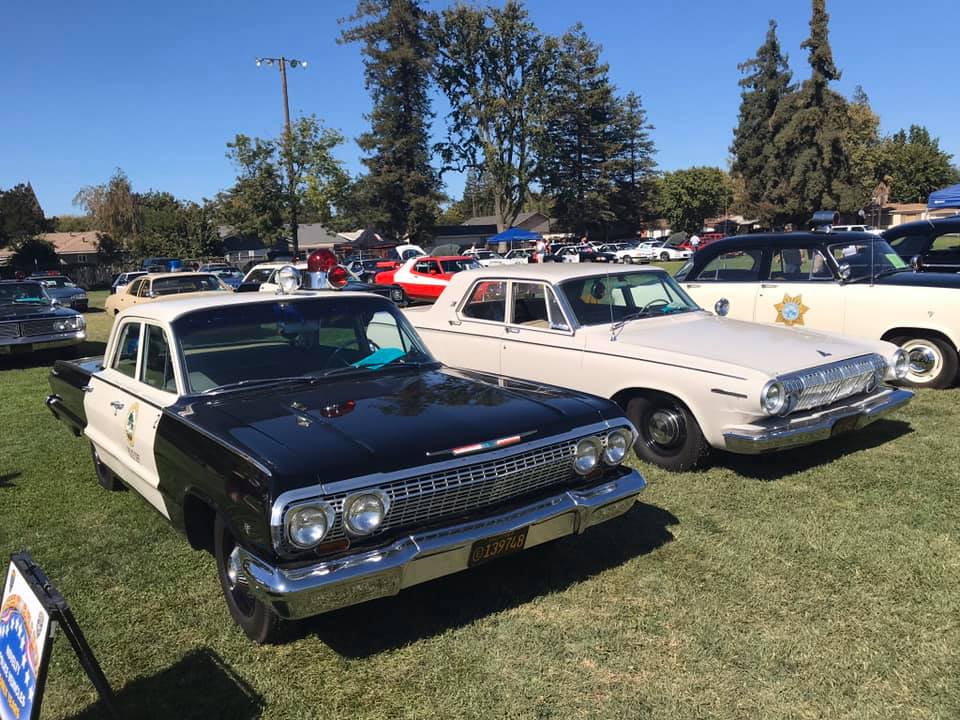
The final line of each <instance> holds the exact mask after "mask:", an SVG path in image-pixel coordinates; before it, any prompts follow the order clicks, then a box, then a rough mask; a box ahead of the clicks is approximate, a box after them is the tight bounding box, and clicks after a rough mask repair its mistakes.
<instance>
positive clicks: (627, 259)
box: [623, 255, 633, 265]
mask: <svg viewBox="0 0 960 720" xmlns="http://www.w3.org/2000/svg"><path fill="white" fill-rule="evenodd" d="M623 261H624V262H625V263H626V264H627V265H633V258H632V257H630V256H629V255H626V256H624V258H623Z"/></svg>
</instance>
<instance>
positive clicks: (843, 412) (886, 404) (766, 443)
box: [723, 387, 913, 455]
mask: <svg viewBox="0 0 960 720" xmlns="http://www.w3.org/2000/svg"><path fill="white" fill-rule="evenodd" d="M911 398H913V393H912V392H910V391H909V390H901V389H897V388H890V387H888V388H884V389H883V390H882V391H881V392H878V393H875V394H873V395H870V396H869V397H866V398H861V399H860V400H857V401H854V402H849V403H840V404H839V405H837V406H834V407H831V408H828V409H827V410H823V411H820V412H814V413H805V414H803V415H799V416H796V417H793V416H791V417H788V418H771V420H770V421H769V423H763V424H761V423H758V424H756V425H749V426H744V427H742V428H736V429H731V430H729V431H727V432H724V434H723V438H724V442H725V445H724V447H725V449H726V450H729V451H730V452H735V453H741V454H744V455H757V454H760V453H765V452H771V451H774V450H786V449H788V448H792V447H800V446H801V445H809V444H811V443H815V442H820V441H821V440H826V439H827V438H829V437H831V436H832V435H834V430H835V428H836V430H837V432H838V433H839V432H847V431H849V430H858V429H860V428H862V427H865V426H867V425H869V424H870V423H872V422H874V421H875V420H879V419H880V418H882V417H883V416H884V415H887V414H889V413H891V412H893V411H894V410H896V409H897V408H899V407H901V406H902V405H905V404H906V403H908V402H909V401H910V400H911ZM841 421H842V422H841ZM838 423H840V424H839V425H838Z"/></svg>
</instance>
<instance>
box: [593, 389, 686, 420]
mask: <svg viewBox="0 0 960 720" xmlns="http://www.w3.org/2000/svg"><path fill="white" fill-rule="evenodd" d="M640 395H643V396H646V397H665V398H671V399H673V400H676V401H677V402H678V403H680V404H681V405H683V406H684V407H685V408H686V409H687V410H688V411H689V410H690V406H689V405H688V404H687V403H686V402H685V401H684V399H683V398H679V397H677V396H676V395H672V394H671V393H668V392H663V391H662V390H651V389H650V388H626V389H624V390H620V391H619V392H617V393H615V394H614V396H613V397H612V398H610V399H611V400H613V402H615V403H616V404H617V405H619V406H620V408H621V409H622V410H623V411H624V412H626V410H627V404H628V403H629V402H630V400H632V399H633V398H635V397H637V396H640ZM692 414H693V413H692V412H691V415H692Z"/></svg>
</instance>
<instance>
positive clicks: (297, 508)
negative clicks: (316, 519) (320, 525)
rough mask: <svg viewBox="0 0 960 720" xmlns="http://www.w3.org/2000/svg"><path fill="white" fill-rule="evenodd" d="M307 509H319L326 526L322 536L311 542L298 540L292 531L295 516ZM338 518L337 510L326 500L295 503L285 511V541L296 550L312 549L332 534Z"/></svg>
mask: <svg viewBox="0 0 960 720" xmlns="http://www.w3.org/2000/svg"><path fill="white" fill-rule="evenodd" d="M307 510H317V511H319V512H320V513H321V514H322V516H323V518H324V523H325V527H324V530H323V532H322V533H321V534H320V536H319V537H318V538H317V539H316V540H314V541H311V542H309V543H306V544H303V543H300V542H298V541H297V540H296V539H295V538H294V535H293V533H292V532H291V524H292V520H293V518H294V516H296V515H297V514H298V513H302V512H304V511H307ZM335 520H336V512H335V511H334V509H333V506H332V505H330V503H328V502H326V501H325V500H317V499H314V500H305V501H304V502H300V503H296V504H294V505H290V506H288V507H287V508H286V509H285V510H284V512H283V540H284V543H285V544H286V545H287V546H288V547H289V548H290V549H291V550H294V551H298V552H303V551H306V550H312V549H313V548H315V547H317V546H318V545H320V544H321V543H322V542H323V541H324V539H325V538H326V537H327V535H329V534H330V530H331V529H332V528H333V524H334V522H335Z"/></svg>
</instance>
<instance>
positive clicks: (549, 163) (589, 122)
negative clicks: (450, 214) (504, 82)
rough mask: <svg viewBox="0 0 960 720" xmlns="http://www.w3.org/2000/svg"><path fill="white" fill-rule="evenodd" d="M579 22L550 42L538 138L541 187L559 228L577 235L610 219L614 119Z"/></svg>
mask: <svg viewBox="0 0 960 720" xmlns="http://www.w3.org/2000/svg"><path fill="white" fill-rule="evenodd" d="M600 51H601V48H600V45H598V44H597V43H595V42H592V41H591V40H590V38H589V37H587V34H586V33H585V32H584V30H583V26H582V25H580V24H577V25H575V26H574V27H573V28H571V29H570V30H569V31H567V32H566V33H565V34H564V35H563V37H562V38H560V40H559V43H558V44H557V47H556V59H555V62H554V63H552V65H553V68H554V70H553V73H552V76H551V78H550V81H549V84H548V86H547V94H546V102H545V107H546V108H548V110H547V111H546V113H545V126H544V131H543V133H542V134H541V142H540V148H541V150H540V157H541V163H540V173H541V177H542V183H543V189H544V191H545V192H546V193H547V194H549V195H550V196H551V197H552V198H553V201H554V213H555V215H556V218H557V220H558V222H559V224H560V227H562V228H563V229H565V230H568V231H573V232H576V233H577V234H583V233H585V232H587V231H588V230H590V229H596V228H599V227H601V226H603V225H606V224H607V223H609V222H611V221H613V220H614V219H615V215H614V212H613V209H612V207H611V200H612V196H613V191H614V185H613V175H612V168H611V165H610V163H611V161H612V160H613V158H614V156H615V155H616V153H617V148H616V146H615V141H616V138H615V134H614V123H615V120H616V119H617V107H616V103H615V98H614V93H613V86H612V85H611V84H610V79H609V76H608V74H607V73H608V70H609V67H608V65H607V64H606V63H602V62H601V61H600Z"/></svg>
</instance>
